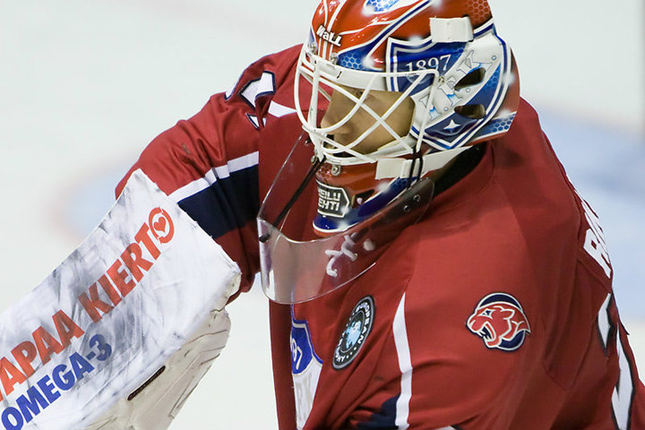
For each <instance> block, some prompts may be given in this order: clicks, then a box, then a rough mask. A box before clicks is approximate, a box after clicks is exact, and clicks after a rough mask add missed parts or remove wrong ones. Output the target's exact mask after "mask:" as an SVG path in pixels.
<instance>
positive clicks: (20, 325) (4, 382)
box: [0, 171, 240, 430]
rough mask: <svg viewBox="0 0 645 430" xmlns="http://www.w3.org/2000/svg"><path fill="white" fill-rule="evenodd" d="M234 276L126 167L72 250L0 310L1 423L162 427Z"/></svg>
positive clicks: (215, 345) (221, 314)
mask: <svg viewBox="0 0 645 430" xmlns="http://www.w3.org/2000/svg"><path fill="white" fill-rule="evenodd" d="M239 280H240V272H239V268H238V267H237V265H236V264H235V263H234V262H233V261H232V260H231V259H230V258H229V257H228V256H227V255H226V253H225V252H224V251H223V250H222V249H221V247H220V246H219V245H217V244H216V243H215V242H214V241H213V240H212V239H211V238H210V236H208V235H207V234H206V233H205V232H204V231H203V230H201V229H200V227H199V226H198V225H197V224H196V223H195V222H194V221H193V220H192V219H190V217H189V216H188V215H187V214H185V213H184V212H183V211H182V210H181V209H180V208H179V207H178V206H177V205H176V204H175V203H174V202H172V201H171V200H170V199H169V198H168V197H167V196H166V195H165V194H164V193H163V192H161V191H160V190H159V189H158V188H157V187H156V186H155V184H153V183H152V182H151V181H150V180H149V179H148V178H147V177H146V176H145V175H144V174H143V172H141V171H136V172H134V174H133V175H132V176H131V178H130V180H129V181H128V184H127V185H126V187H125V189H124V191H123V192H122V194H121V196H120V197H119V199H118V200H117V202H116V203H115V204H114V206H113V207H112V209H111V210H110V211H109V212H108V214H107V215H106V216H105V218H104V219H103V221H102V222H101V223H100V225H99V226H98V227H97V228H96V229H95V230H94V231H93V232H92V233H91V234H90V235H89V236H88V237H87V239H86V240H85V241H84V242H83V243H82V244H81V245H80V246H79V247H78V249H76V250H75V251H74V252H73V253H72V254H71V255H70V256H69V257H68V258H67V259H66V260H65V261H64V262H63V263H62V264H61V265H60V266H59V267H58V268H56V269H55V270H54V271H53V272H52V273H51V274H50V275H49V276H48V277H47V278H46V279H45V281H43V282H42V283H41V284H40V285H38V286H37V287H36V288H35V289H34V290H32V291H31V292H30V293H29V294H27V295H26V296H25V297H24V298H23V299H21V300H20V301H18V302H17V303H15V304H14V305H13V306H11V307H10V308H9V309H8V310H7V311H5V312H4V313H2V314H0V423H1V426H0V430H1V429H5V430H16V429H23V428H29V429H47V430H58V429H60V430H69V429H83V428H88V427H89V428H92V429H99V428H100V429H117V428H118V429H125V428H131V429H137V430H139V429H141V430H143V429H155V430H160V429H163V428H167V426H168V425H169V424H170V422H171V420H172V418H173V417H174V416H175V414H176V412H177V410H178V409H179V408H180V407H181V405H182V404H183V402H184V401H185V399H186V397H187V396H188V394H189V393H190V391H191V390H192V389H193V388H194V386H195V385H196V384H197V382H198V381H199V379H200V378H201V376H203V374H204V373H205V371H206V370H207V368H208V367H209V365H210V363H211V362H212V360H213V359H214V358H215V357H217V355H219V352H220V351H221V349H222V348H223V347H224V345H225V343H226V339H227V337H228V329H229V327H230V322H229V320H228V316H227V315H226V312H225V311H224V306H225V305H226V303H227V301H228V299H229V297H230V296H231V295H232V294H234V293H235V292H236V291H237V289H238V286H239ZM182 346H183V347H182ZM195 363H200V365H199V366H195V365H194V364H195ZM128 399H129V400H128ZM143 409H145V410H143Z"/></svg>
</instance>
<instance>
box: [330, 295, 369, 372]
mask: <svg viewBox="0 0 645 430" xmlns="http://www.w3.org/2000/svg"><path fill="white" fill-rule="evenodd" d="M373 322H374V299H373V298H372V296H366V297H363V298H362V299H361V300H360V301H359V302H358V303H357V304H356V306H354V309H353V310H352V313H351V314H350V315H349V319H348V321H347V325H346V326H345V330H344V331H343V333H342V334H341V335H340V339H339V340H338V345H336V349H335V350H334V359H333V361H332V367H333V368H334V369H336V370H340V369H343V368H344V367H346V366H347V365H349V363H351V362H352V361H353V360H354V358H355V357H356V355H357V354H358V352H359V351H360V350H361V347H362V346H363V343H365V339H367V336H368V335H369V334H370V331H371V330H372V324H373Z"/></svg>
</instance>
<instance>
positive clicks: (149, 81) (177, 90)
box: [0, 0, 645, 430]
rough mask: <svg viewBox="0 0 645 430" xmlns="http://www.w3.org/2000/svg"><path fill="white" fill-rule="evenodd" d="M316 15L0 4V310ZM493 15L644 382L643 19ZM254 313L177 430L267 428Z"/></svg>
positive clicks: (300, 5) (597, 11)
mask: <svg viewBox="0 0 645 430" xmlns="http://www.w3.org/2000/svg"><path fill="white" fill-rule="evenodd" d="M315 4H316V2H315V1H310V0H278V1H275V2H267V1H262V0H252V1H242V2H223V1H221V0H210V1H206V0H157V1H151V0H128V1H125V0H111V1H106V0H95V1H92V2H87V1H81V0H68V1H66V2H49V1H45V0H20V1H9V0H0V149H1V150H0V193H1V195H2V197H3V198H2V210H1V211H0V225H1V226H2V227H0V310H4V309H6V307H8V306H10V305H11V303H13V302H15V301H16V300H17V299H18V298H20V297H21V296H22V295H24V294H25V293H26V292H27V291H29V290H30V289H32V288H33V287H35V286H36V285H37V284H38V283H40V281H42V280H43V279H44V278H45V277H46V276H47V274H48V273H49V272H50V271H51V270H52V269H54V268H55V267H56V266H57V265H58V264H59V263H60V262H61V261H62V260H63V259H64V258H65V257H66V256H67V255H68V254H69V253H70V252H71V251H72V250H73V249H74V248H75V247H76V246H77V245H78V243H79V242H80V241H81V240H82V239H83V238H84V237H85V235H86V234H87V233H88V232H89V231H91V229H92V228H93V227H94V226H95V225H96V224H97V223H98V222H99V220H100V219H101V218H102V217H103V215H104V214H105V212H106V211H107V210H108V209H109V207H110V205H111V203H112V201H113V191H112V190H113V188H114V185H115V184H116V182H117V181H118V179H120V177H121V176H122V175H123V174H124V173H125V171H126V170H127V168H128V167H129V166H130V165H131V164H132V163H133V162H134V160H135V159H136V157H137V155H138V153H139V152H140V151H141V150H142V149H143V147H144V146H145V145H146V144H147V143H148V142H149V141H150V140H151V139H152V138H154V137H155V136H156V135H157V134H159V133H160V132H161V131H163V130H165V129H167V128H169V127H171V126H172V125H173V124H174V123H175V122H176V121H177V120H179V119H182V118H187V117H189V116H192V115H193V114H194V113H195V112H196V111H197V110H199V109H200V108H201V107H202V106H203V104H204V103H205V102H206V101H207V99H208V97H209V96H210V95H211V94H213V93H215V92H219V91H224V90H227V89H228V88H229V87H230V86H231V85H232V84H233V83H234V82H235V80H236V78H237V76H238V74H239V73H240V72H241V71H242V69H243V68H244V67H245V66H246V65H248V64H249V63H250V62H252V61H254V60H255V59H257V58H259V57H260V56H262V55H264V54H266V53H270V52H274V51H278V50H281V49H283V48H285V47H288V46H291V45H294V44H296V43H299V42H300V41H302V40H303V39H304V36H305V34H306V32H307V28H308V21H309V15H310V14H311V12H312V11H313V9H314V7H315ZM491 4H492V7H493V11H494V14H495V16H496V22H497V27H498V30H499V32H500V34H501V35H502V37H504V38H505V39H506V40H507V41H508V42H509V43H510V44H511V46H513V48H514V51H515V54H516V57H517V60H518V63H519V67H520V74H521V81H522V94H523V96H524V97H525V98H526V99H528V100H529V101H530V102H532V104H534V106H536V108H537V109H538V112H539V113H540V115H541V119H542V123H543V126H544V129H545V130H546V132H547V135H548V136H549V138H550V139H551V141H552V143H553V145H554V147H555V149H556V152H558V154H559V155H560V157H561V159H562V161H563V162H564V164H565V167H566V168H567V171H568V173H569V176H570V177H571V178H572V180H573V182H574V184H575V185H576V187H577V188H578V190H579V191H580V192H581V193H582V194H583V195H584V196H585V197H586V199H587V200H588V201H589V202H590V203H591V204H592V206H594V208H595V209H596V211H597V212H598V213H599V215H600V218H601V222H602V223H603V226H604V230H605V235H606V238H607V242H608V246H609V250H610V253H611V255H612V262H613V265H614V269H615V289H616V298H617V301H618V304H619V307H620V309H621V313H622V316H623V319H624V321H625V323H626V326H627V329H628V331H630V332H631V334H632V336H631V342H632V345H633V346H634V348H635V349H636V354H637V359H638V362H639V364H640V366H639V367H640V368H641V369H645V309H644V306H645V282H644V281H643V280H644V279H645V228H644V227H643V226H642V224H641V222H642V220H644V219H645V126H644V125H643V122H642V119H643V118H645V106H644V102H643V95H644V94H645V87H644V82H645V73H644V71H643V67H644V64H645V58H644V55H645V47H644V40H645V31H644V26H643V19H644V18H643V17H644V16H645V15H644V14H643V2H642V1H641V0H623V1H622V2H621V7H620V9H619V8H617V7H614V8H612V7H611V6H610V5H611V3H610V2H601V1H599V0H591V1H586V2H583V1H582V0H568V1H567V2H559V1H556V0H544V1H542V2H516V1H515V2H514V1H511V0H491ZM266 310H267V303H266V300H265V299H264V297H263V295H262V293H261V292H259V291H253V292H251V293H249V294H247V295H246V296H245V297H243V299H241V300H237V301H236V302H235V303H233V304H232V305H231V306H230V313H231V318H232V320H233V329H232V334H231V340H230V341H229V346H228V347H227V349H226V350H225V351H224V352H223V355H222V356H221V357H220V358H219V359H218V360H217V362H216V363H215V365H214V367H213V368H212V370H211V371H210V372H209V374H208V375H207V376H206V378H205V380H204V381H203V383H202V384H201V385H200V386H199V387H198V388H197V390H196V391H195V393H194V394H193V396H192V397H191V398H190V399H189V401H188V402H187V404H186V406H185V407H184V409H183V411H182V413H181V414H180V416H179V418H178V419H177V420H176V421H175V423H174V424H173V426H172V428H173V429H175V430H181V429H191V430H198V429H238V428H239V429H247V428H253V429H272V428H275V427H276V419H275V413H274V407H275V403H274V400H273V397H272V379H271V365H270V356H269V343H268V324H267V312H266ZM642 372H645V370H642Z"/></svg>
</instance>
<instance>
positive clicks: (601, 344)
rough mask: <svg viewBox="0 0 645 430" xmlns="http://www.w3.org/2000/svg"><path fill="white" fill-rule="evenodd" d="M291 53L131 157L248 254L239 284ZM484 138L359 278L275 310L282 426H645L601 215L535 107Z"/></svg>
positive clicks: (288, 134)
mask: <svg viewBox="0 0 645 430" xmlns="http://www.w3.org/2000/svg"><path fill="white" fill-rule="evenodd" d="M298 52H299V47H294V48H291V49H289V50H286V51H284V52H281V53H277V54H273V55H270V56H267V57H265V58H263V59H261V60H260V61H258V62H257V63H255V64H253V65H251V66H250V67H249V68H248V69H247V70H246V71H245V72H244V73H243V74H242V76H241V77H240V80H239V82H238V83H237V85H236V86H235V88H234V89H233V90H231V91H230V92H229V93H227V94H216V95H214V96H213V97H212V98H211V99H210V100H209V102H208V104H207V105H206V106H205V107H204V108H203V109H202V111H201V112H199V113H198V114H197V115H195V116H194V117H193V118H191V119H189V120H187V121H181V122H179V123H178V124H177V125H176V126H175V127H173V128H172V129H170V130H168V131H166V132H164V133H163V134H161V135H160V136H159V137H158V138H157V139H155V140H154V141H153V142H152V143H151V144H150V145H149V146H148V148H146V150H145V151H144V152H143V154H142V155H141V158H140V159H139V161H138V162H137V163H136V164H135V165H134V166H133V169H137V168H141V169H143V171H144V172H145V173H146V174H147V175H148V176H149V177H150V178H151V179H152V180H153V181H155V182H156V183H157V184H158V185H159V186H160V188H161V189H162V190H163V191H165V192H166V193H167V194H168V195H170V196H171V197H172V198H174V199H175V200H176V201H177V202H178V203H179V205H180V206H181V207H182V208H183V209H184V210H185V211H186V212H188V213H189V214H190V215H191V216H192V217H193V218H194V219H195V220H196V221H197V222H198V223H199V224H200V225H201V226H202V228H204V230H206V231H207V232H208V233H209V234H211V235H212V236H213V238H215V240H217V241H218V243H220V244H221V245H222V246H223V247H224V249H225V250H226V251H227V252H228V254H229V255H230V256H231V257H232V258H233V259H234V260H235V261H237V262H238V264H239V265H240V268H241V269H242V271H243V274H244V282H243V286H242V289H243V290H246V289H248V288H249V287H250V285H251V283H252V280H253V278H254V275H255V273H257V271H258V270H259V263H258V244H257V230H256V227H255V216H256V214H257V211H258V208H259V204H260V201H261V198H262V196H263V195H264V194H265V193H266V192H267V190H268V187H269V185H270V184H271V182H272V179H273V177H274V176H275V174H276V172H277V169H278V168H279V167H280V166H281V164H282V162H283V160H284V159H285V157H286V154H287V153H288V151H289V150H290V149H291V147H292V145H293V143H294V142H295V140H296V138H297V137H298V135H299V134H300V133H301V128H300V124H299V121H298V119H297V117H296V115H295V110H294V102H293V76H294V69H295V64H296V60H297V55H298ZM484 148H485V152H484V155H483V157H482V159H481V160H480V161H479V163H478V164H477V166H476V167H475V168H474V169H473V170H472V171H470V173H468V174H467V175H466V176H465V177H463V178H462V179H461V180H459V181H458V182H457V183H456V184H455V185H453V186H451V187H450V188H448V189H447V190H445V191H443V192H442V193H440V194H439V195H438V196H436V197H435V199H434V201H433V202H432V203H431V206H430V210H429V212H428V214H427V215H426V216H425V217H424V218H423V219H422V220H421V221H420V222H418V223H417V224H415V225H411V226H409V227H407V228H406V229H405V230H403V231H402V232H401V234H400V236H399V237H398V238H397V239H396V240H395V241H394V242H393V243H392V244H391V245H390V247H389V248H388V249H387V251H386V252H385V253H384V254H383V255H382V256H381V257H380V258H379V259H378V260H377V262H376V263H375V265H374V266H373V267H372V268H371V269H370V270H369V271H367V272H366V273H365V274H363V275H362V276H360V277H359V278H358V279H356V280H354V281H353V282H352V283H351V284H349V285H346V286H344V287H341V288H339V289H337V290H335V291H333V292H332V293H330V294H327V295H325V296H323V297H320V298H317V299H315V300H312V301H310V302H306V303H303V304H298V305H294V306H285V305H278V304H275V303H272V304H271V333H272V352H273V364H274V380H275V385H276V396H277V403H278V418H279V423H280V428H281V429H293V428H304V429H347V428H357V429H360V428H364V429H368V428H369V429H405V428H411V429H412V428H413V429H441V428H454V429H461V430H469V429H477V430H481V429H494V430H501V429H563V430H569V429H645V388H644V387H643V385H642V383H641V382H640V380H639V378H638V373H637V370H636V367H635V365H634V358H633V354H632V351H631V349H630V347H629V344H628V341H627V333H626V331H625V329H624V328H623V326H622V325H621V323H620V319H619V316H618V310H617V309H616V305H615V301H614V299H613V293H612V287H611V281H612V277H613V271H612V267H611V263H610V260H609V256H608V254H607V250H606V247H605V242H604V239H603V236H602V229H601V227H600V225H599V223H598V219H597V217H596V215H595V214H594V212H593V210H592V209H591V208H590V207H589V205H588V204H587V203H586V202H585V201H584V200H583V199H582V198H580V197H579V196H578V195H577V193H576V191H575V189H574V188H573V187H572V185H571V184H570V182H569V181H568V179H567V177H566V174H565V172H564V170H563V168H562V166H561V165H560V163H559V162H558V160H557V158H556V156H555V154H554V152H553V150H552V148H551V146H550V144H549V143H548V141H547V139H546V137H545V136H544V135H543V133H542V131H541V129H540V125H539V122H538V119H537V115H536V114H535V112H534V111H533V110H532V108H531V107H530V106H529V105H528V104H527V103H526V102H524V101H522V103H521V104H520V107H519V110H518V113H517V116H516V118H515V121H514V123H513V126H512V127H511V130H510V131H509V132H508V133H507V134H506V135H505V136H504V137H502V138H500V139H496V140H493V141H490V142H488V143H486V144H485V146H484ZM122 185H123V183H122V184H120V186H119V188H118V189H119V190H120V189H121V187H122Z"/></svg>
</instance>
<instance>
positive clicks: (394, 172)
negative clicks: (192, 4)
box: [260, 0, 519, 302]
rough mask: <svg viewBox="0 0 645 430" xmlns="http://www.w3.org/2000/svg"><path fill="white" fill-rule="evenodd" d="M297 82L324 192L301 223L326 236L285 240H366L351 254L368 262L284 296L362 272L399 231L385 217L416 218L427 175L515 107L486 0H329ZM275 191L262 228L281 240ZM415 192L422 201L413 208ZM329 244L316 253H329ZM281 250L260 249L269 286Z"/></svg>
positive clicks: (507, 121) (508, 56) (505, 54)
mask: <svg viewBox="0 0 645 430" xmlns="http://www.w3.org/2000/svg"><path fill="white" fill-rule="evenodd" d="M294 88H295V97H294V99H295V102H296V111H297V113H298V115H299V118H300V121H301V122H302V124H303V128H304V130H305V131H306V132H307V134H308V136H309V139H310V141H311V143H312V145H311V146H312V147H313V149H312V152H313V154H314V158H315V160H316V163H315V164H316V168H315V169H312V170H310V172H309V175H308V176H309V177H310V178H311V177H315V186H316V187H317V194H318V199H317V203H318V204H317V208H315V215H314V216H313V217H312V218H313V219H312V218H308V217H301V218H300V222H302V221H303V220H304V219H306V220H307V222H308V226H311V225H312V224H311V223H313V231H315V233H316V234H317V236H319V237H322V238H324V239H318V240H316V239H315V238H307V239H306V240H305V238H304V236H300V238H299V239H298V240H294V238H293V237H292V238H288V237H287V236H284V237H283V240H285V241H291V245H293V246H295V244H296V243H300V244H304V243H305V242H306V243H308V244H309V246H311V245H312V244H314V243H317V244H321V243H324V242H326V241H334V240H340V241H341V242H339V243H334V246H336V247H340V246H341V244H342V243H345V242H343V241H344V240H346V239H347V238H354V239H352V243H356V240H355V239H356V238H361V239H359V240H368V241H369V243H367V245H366V244H365V243H363V245H360V244H356V245H355V246H354V245H352V249H353V250H352V251H351V253H349V252H348V253H345V255H350V254H351V255H352V256H355V255H358V254H360V253H357V252H356V249H357V248H360V249H362V250H363V251H361V252H363V253H364V254H365V255H366V257H365V262H364V264H362V265H361V264H356V261H357V260H358V261H360V258H359V257H357V258H355V259H354V261H353V264H352V265H350V264H348V267H351V268H348V269H346V270H341V271H340V272H342V275H339V272H338V271H336V279H333V280H332V281H331V282H328V281H325V280H324V279H323V280H322V281H320V282H319V281H315V283H316V284H318V283H320V284H325V282H328V283H329V285H326V286H325V285H323V286H320V288H319V289H317V290H316V291H315V292H313V291H310V292H308V293H306V294H303V295H299V294H298V293H297V292H296V293H294V288H295V287H294V286H292V287H289V288H290V290H289V288H287V290H289V293H288V294H291V295H290V296H289V295H288V294H287V295H285V296H284V299H285V300H284V301H286V302H295V301H302V300H306V299H309V298H313V297H317V296H319V295H321V294H324V293H326V292H328V291H330V290H332V289H334V288H336V287H338V286H340V285H343V284H345V283H347V282H348V281H349V280H351V279H354V278H355V277H356V276H358V275H360V273H362V272H363V271H364V270H367V268H369V266H370V264H371V263H373V261H374V260H375V259H376V257H378V255H380V253H382V251H383V250H384V249H385V247H386V246H387V244H388V242H389V241H391V240H392V239H393V238H394V237H395V234H394V233H393V232H391V234H389V233H388V234H385V235H383V237H380V235H379V232H382V231H384V230H389V229H388V228H384V223H385V220H387V222H388V223H390V225H391V224H393V223H394V224H396V225H397V228H398V229H399V231H400V230H402V229H403V228H404V227H405V226H406V225H409V224H410V223H414V222H416V221H417V220H418V219H419V218H420V217H421V216H422V215H423V214H424V213H425V210H426V208H427V205H428V204H429V201H430V199H431V195H432V180H431V178H432V173H433V172H436V171H438V170H440V169H442V168H443V167H445V166H447V165H448V163H450V162H451V161H452V160H453V159H454V158H455V157H457V156H458V155H459V154H460V153H462V152H463V151H465V150H467V149H468V148H469V147H470V146H471V145H473V144H476V143H479V142H483V141H486V140H490V139H491V138H494V137H498V136H500V135H501V134H503V133H506V132H507V131H508V129H509V128H510V126H511V123H512V121H513V118H514V116H515V111H516V109H517V106H518V104H519V82H518V78H517V73H516V69H515V63H514V60H513V57H512V53H511V51H510V48H509V47H508V46H507V45H506V43H505V42H504V41H503V40H502V39H500V38H499V37H498V35H497V33H496V30H495V27H494V25H493V20H492V15H491V12H490V9H489V6H488V3H487V2H486V0H323V1H322V2H321V3H320V5H319V6H318V8H317V10H316V12H315V14H314V17H313V21H312V27H311V29H310V34H309V38H308V41H307V42H306V43H305V44H304V45H303V47H302V50H301V53H300V57H299V60H298V65H297V72H296V78H295V86H294ZM339 106H340V108H339ZM406 115H407V117H406ZM357 124H359V125H360V126H359V127H356V125H357ZM352 126H354V128H353V129H352ZM287 162H289V161H287ZM278 182H280V181H276V184H275V185H274V187H275V186H276V185H277V183H278ZM283 182H284V181H283ZM292 182H293V181H292ZM303 187H304V185H303ZM303 187H301V188H303ZM413 189H414V190H415V191H413V192H410V190H413ZM272 191H274V190H273V189H272ZM294 191H295V190H294ZM271 194H272V192H270V193H269V195H268V197H267V200H266V201H265V203H264V205H263V206H264V208H265V212H264V217H263V216H262V215H263V213H261V214H260V218H261V220H260V230H261V233H262V232H264V234H265V237H269V236H272V237H273V240H277V239H276V235H275V234H269V233H271V231H273V230H274V229H279V228H281V227H279V226H278V223H276V222H273V220H271V222H267V221H266V220H270V219H271V218H267V217H266V216H267V213H266V208H267V207H268V205H267V204H268V203H270V201H271ZM273 195H274V197H275V192H273ZM415 199H416V200H418V201H419V202H422V203H420V204H416V205H415V204H413V203H414V201H415ZM403 207H407V208H408V209H409V208H411V207H413V208H414V209H413V210H411V211H408V212H405V214H406V215H405V216H403V215H402V213H403V212H400V211H399V212H397V209H393V208H399V209H401V208H403ZM393 211H394V212H393ZM410 212H411V213H412V214H411V215H410ZM394 213H397V214H398V215H396V216H394V215H393V214H394ZM262 219H264V220H265V225H262ZM377 227H378V228H377ZM366 229H367V230H366ZM283 230H284V229H283ZM283 230H280V234H284V231H283ZM368 231H369V234H367V232H368ZM370 235H371V236H373V237H376V238H377V239H378V240H372V239H370V238H369V237H368V236H370ZM366 238H367V239H366ZM268 242H271V240H269V241H268ZM330 243H331V242H327V244H326V245H325V246H327V248H325V246H322V247H321V249H323V248H325V249H327V250H329V245H330ZM265 245H267V244H265ZM291 245H290V246H291ZM344 246H345V248H343V249H347V244H345V245H344ZM279 248H280V247H279V246H277V243H274V244H273V246H272V247H269V246H261V252H263V253H264V254H263V256H262V259H263V260H264V261H263V264H264V266H263V285H265V291H266V290H267V287H266V286H268V289H269V290H272V289H275V287H276V286H277V285H278V284H280V283H281V282H282V281H279V282H276V281H275V278H274V279H273V281H272V280H271V279H270V277H271V276H276V275H279V274H280V271H279V270H277V266H276V260H274V259H272V257H271V255H272V250H273V251H275V250H276V249H279ZM299 249H301V250H303V249H304V247H303V248H299ZM339 249H340V248H339ZM366 249H371V251H366ZM321 252H322V251H321ZM318 254H320V252H319V253H317V255H318ZM367 254H370V255H369V258H368V257H367ZM273 255H275V253H274V254H273ZM323 260H325V261H328V260H329V258H327V259H325V258H324V256H323ZM350 260H351V259H350ZM265 269H266V270H265ZM288 271H291V272H293V273H295V272H297V270H296V269H295V268H293V267H291V268H289V270H288ZM265 272H266V273H265ZM269 272H271V273H272V274H271V275H270V276H269ZM320 276H321V277H322V278H329V274H327V275H320ZM291 278H293V276H290V279H291ZM265 281H266V282H265ZM283 281H287V280H286V279H283ZM303 281H304V279H300V280H299V281H298V283H300V284H301V283H302V282H303ZM289 282H291V281H289ZM294 285H295V284H294ZM294 294H295V295H294ZM268 295H269V297H270V298H272V294H268ZM273 295H274V296H275V291H273ZM296 296H297V297H296ZM273 298H274V299H275V297H273ZM296 299H297V300H296ZM278 301H280V300H278Z"/></svg>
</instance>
